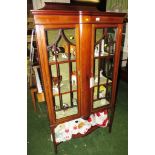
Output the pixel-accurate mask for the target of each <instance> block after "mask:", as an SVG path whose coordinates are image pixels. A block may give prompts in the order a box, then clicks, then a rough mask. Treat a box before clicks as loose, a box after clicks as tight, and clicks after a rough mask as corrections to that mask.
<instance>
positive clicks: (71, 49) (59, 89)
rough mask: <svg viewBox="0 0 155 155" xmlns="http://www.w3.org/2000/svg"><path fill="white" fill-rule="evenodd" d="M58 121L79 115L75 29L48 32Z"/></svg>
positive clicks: (48, 46)
mask: <svg viewBox="0 0 155 155" xmlns="http://www.w3.org/2000/svg"><path fill="white" fill-rule="evenodd" d="M46 36H47V41H46V43H47V52H48V56H49V67H50V69H51V81H52V89H53V100H54V105H55V111H56V119H60V118H64V117H67V116H71V115H75V114H77V113H78V99H77V89H78V88H77V85H78V84H77V83H78V81H77V77H76V75H77V69H76V40H75V29H52V30H47V31H46Z"/></svg>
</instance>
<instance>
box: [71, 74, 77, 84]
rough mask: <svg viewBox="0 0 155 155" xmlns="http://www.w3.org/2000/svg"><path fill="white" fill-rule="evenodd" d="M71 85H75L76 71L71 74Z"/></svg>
mask: <svg viewBox="0 0 155 155" xmlns="http://www.w3.org/2000/svg"><path fill="white" fill-rule="evenodd" d="M71 79H72V85H77V78H76V71H73V72H72V74H71Z"/></svg>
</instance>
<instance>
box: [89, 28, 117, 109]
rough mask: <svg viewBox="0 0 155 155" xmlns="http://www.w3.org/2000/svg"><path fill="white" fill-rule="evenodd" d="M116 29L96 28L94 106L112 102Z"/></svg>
mask: <svg viewBox="0 0 155 155" xmlns="http://www.w3.org/2000/svg"><path fill="white" fill-rule="evenodd" d="M116 30H117V29H116V28H97V29H95V46H94V66H93V68H94V81H95V83H94V87H93V89H92V91H93V93H92V94H93V108H98V107H102V106H104V105H107V104H110V98H111V85H112V76H113V67H114V55H115V44H116Z"/></svg>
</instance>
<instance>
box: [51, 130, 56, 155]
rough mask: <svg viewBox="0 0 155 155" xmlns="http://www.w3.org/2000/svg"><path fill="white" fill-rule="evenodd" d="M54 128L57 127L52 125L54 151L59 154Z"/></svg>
mask: <svg viewBox="0 0 155 155" xmlns="http://www.w3.org/2000/svg"><path fill="white" fill-rule="evenodd" d="M54 128H55V127H51V134H52V137H53V147H54V152H55V154H57V143H56V141H55V133H54Z"/></svg>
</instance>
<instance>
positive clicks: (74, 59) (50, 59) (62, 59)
mask: <svg viewBox="0 0 155 155" xmlns="http://www.w3.org/2000/svg"><path fill="white" fill-rule="evenodd" d="M69 62H76V58H75V56H74V55H73V54H71V58H70V59H68V56H67V58H62V54H59V55H58V58H57V61H56V60H53V57H50V58H49V65H55V64H63V63H69Z"/></svg>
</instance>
